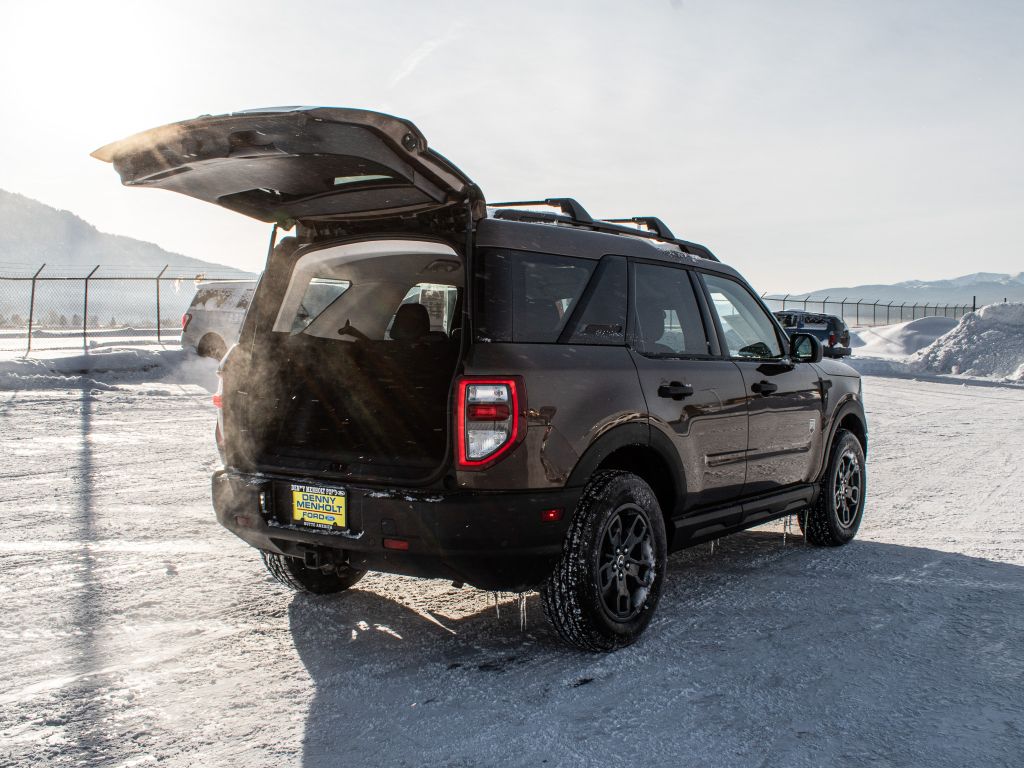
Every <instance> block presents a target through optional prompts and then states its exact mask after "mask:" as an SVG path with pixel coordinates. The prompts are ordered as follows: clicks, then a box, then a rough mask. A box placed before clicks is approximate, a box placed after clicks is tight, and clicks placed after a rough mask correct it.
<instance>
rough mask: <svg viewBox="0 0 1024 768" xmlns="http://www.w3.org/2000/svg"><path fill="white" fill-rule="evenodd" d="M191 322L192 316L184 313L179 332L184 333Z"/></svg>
mask: <svg viewBox="0 0 1024 768" xmlns="http://www.w3.org/2000/svg"><path fill="white" fill-rule="evenodd" d="M191 322H192V315H190V314H189V313H188V312H186V313H185V314H184V315H182V316H181V330H183V331H184V330H185V329H186V328H188V324H189V323H191Z"/></svg>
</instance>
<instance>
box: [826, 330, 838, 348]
mask: <svg viewBox="0 0 1024 768" xmlns="http://www.w3.org/2000/svg"><path fill="white" fill-rule="evenodd" d="M828 345H829V346H830V347H834V346H835V345H836V335H835V334H834V333H830V334H829V335H828Z"/></svg>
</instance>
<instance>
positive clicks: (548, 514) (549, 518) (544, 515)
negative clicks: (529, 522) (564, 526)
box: [540, 509, 562, 523]
mask: <svg viewBox="0 0 1024 768" xmlns="http://www.w3.org/2000/svg"><path fill="white" fill-rule="evenodd" d="M540 519H541V522H544V523H557V522H558V521H559V520H561V519H562V510H560V509H545V510H544V511H543V512H541V513H540Z"/></svg>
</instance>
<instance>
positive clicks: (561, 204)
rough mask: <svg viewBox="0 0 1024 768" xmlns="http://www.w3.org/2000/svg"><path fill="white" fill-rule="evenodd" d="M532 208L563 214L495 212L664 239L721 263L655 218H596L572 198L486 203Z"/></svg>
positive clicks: (507, 216)
mask: <svg viewBox="0 0 1024 768" xmlns="http://www.w3.org/2000/svg"><path fill="white" fill-rule="evenodd" d="M532 205H546V206H549V207H551V208H558V209H559V210H561V211H562V213H561V214H557V213H544V212H543V211H516V210H508V211H495V212H494V217H495V218H497V219H507V220H512V221H543V222H546V223H549V224H570V225H572V226H576V227H586V228H587V229H592V230H595V231H597V232H606V233H609V234H614V235H632V236H634V237H646V238H649V239H651V240H661V241H663V242H666V243H671V244H672V245H678V246H679V247H680V248H681V249H682V250H683V251H684V252H686V253H689V254H692V255H693V256H699V257H700V258H702V259H708V260H709V261H718V257H717V256H715V254H713V253H712V252H711V251H710V250H708V249H707V248H706V247H705V246H703V245H700V244H698V243H691V242H690V241H689V240H681V239H680V238H678V237H675V236H673V235H672V231H671V230H670V229H669V228H668V227H667V226H665V223H664V222H663V221H661V219H658V218H657V217H655V216H637V217H634V218H630V219H595V218H594V217H593V216H591V215H590V214H589V213H587V211H586V209H585V208H584V207H583V206H582V205H580V204H579V203H578V202H576V201H575V200H573V199H572V198H571V197H549V198H547V199H546V200H521V201H517V202H508V203H487V207H488V208H513V209H514V208H523V207H526V206H532ZM620 221H628V222H630V223H640V224H643V225H644V226H646V227H647V229H646V230H644V229H636V228H635V227H627V226H623V225H622V224H620V223H618V222H620Z"/></svg>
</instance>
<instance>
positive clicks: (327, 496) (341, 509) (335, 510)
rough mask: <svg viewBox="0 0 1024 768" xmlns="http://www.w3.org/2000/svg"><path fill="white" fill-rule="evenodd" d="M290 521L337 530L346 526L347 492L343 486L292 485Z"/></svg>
mask: <svg viewBox="0 0 1024 768" xmlns="http://www.w3.org/2000/svg"><path fill="white" fill-rule="evenodd" d="M291 491H292V522H293V523H296V524H299V525H303V526H306V527H309V528H319V529H321V530H328V531H337V530H342V529H345V528H348V494H347V493H346V492H345V489H344V488H325V487H322V486H317V485H294V484H293V485H292V487H291Z"/></svg>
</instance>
